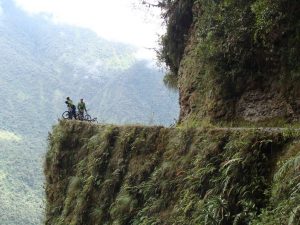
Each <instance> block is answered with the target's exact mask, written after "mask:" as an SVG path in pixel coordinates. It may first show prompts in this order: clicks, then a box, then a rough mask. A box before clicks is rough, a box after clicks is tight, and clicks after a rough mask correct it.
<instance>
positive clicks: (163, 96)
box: [0, 1, 178, 225]
mask: <svg viewBox="0 0 300 225" xmlns="http://www.w3.org/2000/svg"><path fill="white" fill-rule="evenodd" d="M0 3H1V4H0V7H1V9H2V10H1V14H0V65H1V66H0V97H1V102H2V107H1V108H0V115H1V116H0V155H1V159H0V221H1V225H12V224H14V225H15V224H24V225H30V224H40V220H41V218H42V211H43V187H42V185H43V178H42V169H41V168H42V156H43V155H44V152H45V149H46V139H47V133H48V130H49V129H50V128H51V126H52V124H53V123H54V122H56V121H57V119H58V118H60V116H61V114H62V112H63V111H65V110H66V106H65V103H64V101H65V98H66V96H70V97H71V98H72V99H73V100H74V101H75V102H77V101H78V100H79V98H81V97H83V98H84V99H85V101H86V103H87V106H88V109H90V114H91V115H92V116H94V117H98V120H99V121H101V122H109V123H148V124H149V123H152V124H153V123H156V124H164V125H169V124H171V123H172V122H173V119H174V118H176V117H177V113H178V106H177V93H174V92H170V91H169V90H167V89H166V88H165V87H164V85H163V82H162V76H163V74H162V72H161V71H159V70H158V69H157V68H156V67H154V66H153V65H152V64H151V63H150V62H148V61H145V60H139V59H136V58H135V53H136V51H137V49H136V48H135V47H133V46H129V45H125V44H121V43H114V42H109V41H107V40H105V39H102V38H99V37H98V36H97V35H96V34H95V33H93V32H91V31H89V30H86V29H81V28H76V27H71V26H65V25H59V24H54V23H52V22H51V21H50V20H49V19H48V17H47V15H35V16H33V15H27V14H25V13H24V12H23V11H21V10H19V9H18V8H16V7H15V5H14V4H13V2H11V1H0Z"/></svg>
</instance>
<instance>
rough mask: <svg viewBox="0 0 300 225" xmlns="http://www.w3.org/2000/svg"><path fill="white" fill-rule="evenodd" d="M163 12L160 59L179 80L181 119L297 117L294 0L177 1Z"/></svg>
mask: <svg viewBox="0 0 300 225" xmlns="http://www.w3.org/2000/svg"><path fill="white" fill-rule="evenodd" d="M186 14H188V15H190V17H192V19H188V20H187V18H189V17H187V16H186ZM167 15H168V16H169V18H168V19H169V20H168V32H167V34H166V35H165V36H164V38H163V51H162V58H163V59H164V60H165V62H166V63H167V64H168V65H169V66H170V68H171V70H172V72H173V76H176V77H177V78H178V84H179V90H180V107H181V113H180V121H185V120H189V119H192V120H198V121H199V120H209V121H212V122H219V121H231V122H232V121H251V122H258V121H264V122H268V121H273V122H274V119H276V120H281V121H284V122H291V121H297V120H299V115H300V110H299V108H300V91H299V90H300V82H299V81H300V79H299V78H300V60H299V59H300V50H299V49H300V35H299V25H300V16H299V15H300V4H299V2H298V1H297V0H292V1H290V0H274V1H266V0H251V1H247V2H244V1H237V0H234V1H206V0H198V1H191V0H180V1H175V3H173V5H172V6H170V9H169V11H168V14H167ZM187 26H188V28H187ZM178 40H180V43H178ZM183 43H184V44H183Z"/></svg>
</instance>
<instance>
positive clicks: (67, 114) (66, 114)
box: [61, 111, 69, 119]
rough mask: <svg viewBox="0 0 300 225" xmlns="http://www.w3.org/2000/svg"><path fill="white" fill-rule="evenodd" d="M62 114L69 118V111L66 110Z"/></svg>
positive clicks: (63, 116)
mask: <svg viewBox="0 0 300 225" xmlns="http://www.w3.org/2000/svg"><path fill="white" fill-rule="evenodd" d="M61 116H62V118H64V119H69V111H65V112H64V113H63V114H62V115H61Z"/></svg>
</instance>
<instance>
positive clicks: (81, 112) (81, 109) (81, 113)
mask: <svg viewBox="0 0 300 225" xmlns="http://www.w3.org/2000/svg"><path fill="white" fill-rule="evenodd" d="M77 109H78V113H79V118H81V119H83V118H84V112H87V111H86V107H85V103H84V101H83V98H82V99H80V102H78V105H77Z"/></svg>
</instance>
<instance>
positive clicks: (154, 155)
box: [45, 121, 300, 225]
mask: <svg viewBox="0 0 300 225" xmlns="http://www.w3.org/2000/svg"><path fill="white" fill-rule="evenodd" d="M299 141H300V140H299V132H298V131H295V130H288V129H286V130H285V131H263V130H255V129H254V130H250V131H245V130H243V131H222V130H214V129H209V130H206V129H195V128H181V129H166V128H163V127H141V126H123V127H115V126H97V125H91V124H88V123H79V122H69V121H61V122H60V123H59V124H58V125H57V126H55V127H54V130H53V132H52V133H51V134H50V136H49V143H50V144H49V151H48V153H47V156H46V163H45V174H46V181H47V183H46V184H47V185H46V194H47V206H46V212H47V215H46V224H48V225H50V224H53V225H54V224H55V225H59V224H61V225H65V224H70V225H75V224H77V225H79V224H85V225H88V224H139V225H140V224H180V225H184V224H273V225H277V224H278V225H281V224H297V223H298V222H299V221H300V214H299V205H298V203H299V197H300V188H299V181H300V180H299V166H300V164H299V162H300V161H299V153H300V152H299V143H300V142H299Z"/></svg>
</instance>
